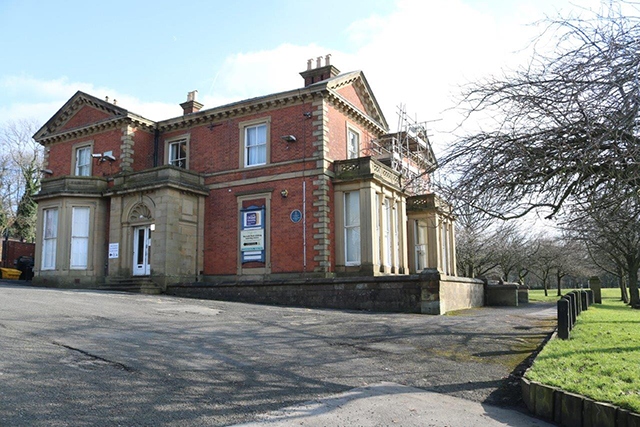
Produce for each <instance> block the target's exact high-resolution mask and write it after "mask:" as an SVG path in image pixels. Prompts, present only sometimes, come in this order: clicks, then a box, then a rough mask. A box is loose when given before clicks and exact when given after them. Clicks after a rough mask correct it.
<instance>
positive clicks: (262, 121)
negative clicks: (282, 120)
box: [238, 116, 271, 169]
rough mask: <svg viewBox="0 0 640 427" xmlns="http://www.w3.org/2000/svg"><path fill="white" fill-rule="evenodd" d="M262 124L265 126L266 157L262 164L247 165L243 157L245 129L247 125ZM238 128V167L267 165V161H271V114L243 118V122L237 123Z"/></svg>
mask: <svg viewBox="0 0 640 427" xmlns="http://www.w3.org/2000/svg"><path fill="white" fill-rule="evenodd" d="M261 124H264V125H266V126H267V142H266V145H267V147H266V149H267V152H266V159H265V163H264V164H262V163H261V164H257V165H247V164H246V159H245V152H246V146H245V139H246V129H247V128H248V127H251V126H257V125H261ZM238 129H239V133H240V135H239V141H240V144H239V156H238V157H239V159H240V161H239V167H240V169H244V168H253V167H258V166H264V165H268V164H269V163H271V116H265V117H261V118H258V119H253V120H245V121H243V122H240V123H238Z"/></svg>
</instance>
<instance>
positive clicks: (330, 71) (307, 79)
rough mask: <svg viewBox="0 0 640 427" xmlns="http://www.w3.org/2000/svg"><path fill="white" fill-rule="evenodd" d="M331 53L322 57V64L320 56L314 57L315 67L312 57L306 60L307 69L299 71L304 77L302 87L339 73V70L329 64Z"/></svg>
mask: <svg viewBox="0 0 640 427" xmlns="http://www.w3.org/2000/svg"><path fill="white" fill-rule="evenodd" d="M330 58H331V54H328V55H326V56H325V57H324V66H322V56H318V57H317V58H316V68H312V67H313V59H309V60H308V61H307V69H306V70H305V71H303V72H301V73H300V75H301V76H302V78H303V79H304V87H307V86H309V85H312V84H314V83H318V82H321V81H323V80H327V79H330V78H331V77H335V76H337V75H338V74H340V70H338V69H337V68H336V67H334V66H333V65H331V63H330Z"/></svg>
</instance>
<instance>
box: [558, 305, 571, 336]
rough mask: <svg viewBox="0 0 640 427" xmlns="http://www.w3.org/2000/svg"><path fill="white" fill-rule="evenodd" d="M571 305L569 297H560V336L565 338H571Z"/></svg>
mask: <svg viewBox="0 0 640 427" xmlns="http://www.w3.org/2000/svg"><path fill="white" fill-rule="evenodd" d="M569 307H570V304H569V301H568V300H567V299H565V298H560V299H559V300H558V337H559V338H560V339H563V340H568V339H569V331H570V330H571V325H570V320H569V319H570V318H571V316H570V315H569Z"/></svg>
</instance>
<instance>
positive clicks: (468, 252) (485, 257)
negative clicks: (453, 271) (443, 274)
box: [455, 204, 498, 277]
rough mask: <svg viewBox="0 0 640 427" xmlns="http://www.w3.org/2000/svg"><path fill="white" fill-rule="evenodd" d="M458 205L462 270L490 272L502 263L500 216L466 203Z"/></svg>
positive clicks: (458, 251) (477, 274)
mask: <svg viewBox="0 0 640 427" xmlns="http://www.w3.org/2000/svg"><path fill="white" fill-rule="evenodd" d="M455 209H456V210H455V212H456V215H457V218H456V261H457V263H458V272H459V273H460V274H462V275H463V276H466V277H482V276H486V275H487V274H488V273H489V272H490V271H491V270H493V269H494V268H496V267H497V266H498V263H497V261H496V250H497V240H496V235H495V228H496V227H495V222H496V220H495V219H494V218H490V217H487V216H486V215H484V214H483V213H482V212H480V211H478V210H475V209H473V208H471V206H469V205H466V204H458V205H456V208H455Z"/></svg>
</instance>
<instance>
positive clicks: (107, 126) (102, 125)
mask: <svg viewBox="0 0 640 427" xmlns="http://www.w3.org/2000/svg"><path fill="white" fill-rule="evenodd" d="M152 123H153V122H150V121H148V120H146V119H143V120H137V119H134V118H132V117H129V116H124V117H115V118H109V119H106V120H101V121H98V122H95V123H92V124H90V125H87V126H80V127H77V128H73V129H68V130H66V131H64V132H60V133H54V134H51V135H49V136H42V137H40V139H38V142H39V143H40V144H42V145H47V144H51V143H54V142H61V141H66V140H69V139H75V138H82V137H87V136H90V135H93V134H96V133H100V132H104V131H107V130H112V129H118V128H121V127H122V126H124V125H133V126H136V127H140V128H142V129H144V130H147V131H152V130H153V125H152Z"/></svg>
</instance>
